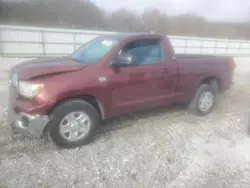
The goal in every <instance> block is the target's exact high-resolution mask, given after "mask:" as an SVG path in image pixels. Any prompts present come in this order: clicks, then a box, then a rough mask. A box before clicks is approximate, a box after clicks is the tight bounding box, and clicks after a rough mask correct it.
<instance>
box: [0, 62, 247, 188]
mask: <svg viewBox="0 0 250 188" xmlns="http://www.w3.org/2000/svg"><path fill="white" fill-rule="evenodd" d="M21 60H22V61H23V59H0V64H1V67H0V71H1V74H0V108H1V110H0V112H1V113H0V115H1V129H0V162H1V163H0V187H1V188H5V187H8V188H11V187H13V188H16V187H18V188H22V187H46V188H47V187H59V188H63V187H72V188H73V187H79V188H83V187H84V188H85V187H86V188H87V187H92V188H99V187H105V188H112V187H119V188H122V187H126V188H132V187H135V188H140V187H143V188H144V187H148V188H153V187H155V188H158V187H159V188H162V187H178V188H179V187H187V188H189V187H190V188H195V187H204V188H208V187H214V188H216V187H223V188H224V187H225V188H227V187H230V188H231V187H235V188H236V187H240V188H244V187H247V188H248V187H249V186H250V185H249V183H250V150H249V149H250V138H249V137H248V136H247V134H246V117H247V114H248V111H249V110H248V107H249V105H250V103H249V101H250V87H249V79H250V65H248V64H249V63H250V58H248V59H247V58H238V59H236V62H237V69H236V74H235V85H234V86H233V88H232V89H231V90H230V91H228V92H227V93H225V94H224V95H223V96H222V97H221V98H222V100H221V102H220V104H219V106H218V107H217V109H216V110H214V112H213V113H212V114H210V115H209V116H206V117H197V116H194V115H192V114H190V113H188V111H187V109H186V107H182V106H173V107H171V108H163V109H156V110H148V111H145V112H140V113H135V114H131V115H126V116H122V117H120V118H114V119H112V120H109V121H106V122H105V123H103V126H102V128H101V130H100V133H99V134H98V135H97V136H96V137H95V139H94V141H93V142H92V143H90V144H89V145H86V146H83V147H81V148H77V149H73V150H61V149H58V148H56V147H55V146H54V145H53V144H51V143H49V142H48V141H47V140H46V139H31V138H27V137H24V136H21V135H15V136H12V135H11V132H10V130H9V128H8V126H7V125H6V101H7V97H8V93H7V74H8V69H9V67H10V66H12V65H13V64H15V63H17V62H20V61H21Z"/></svg>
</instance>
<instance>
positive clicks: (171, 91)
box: [11, 34, 235, 119]
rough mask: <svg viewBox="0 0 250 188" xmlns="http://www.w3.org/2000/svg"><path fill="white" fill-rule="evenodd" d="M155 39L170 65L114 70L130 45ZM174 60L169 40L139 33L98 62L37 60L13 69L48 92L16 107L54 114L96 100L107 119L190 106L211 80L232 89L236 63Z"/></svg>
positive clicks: (18, 100) (59, 59) (217, 59)
mask: <svg viewBox="0 0 250 188" xmlns="http://www.w3.org/2000/svg"><path fill="white" fill-rule="evenodd" d="M152 37H153V38H159V39H161V40H162V42H163V47H164V52H165V55H166V56H167V59H166V60H165V61H163V62H161V63H158V64H151V65H142V66H128V67H118V68H112V67H110V66H109V63H110V60H111V58H112V57H113V56H114V54H116V53H117V52H118V51H119V49H120V48H121V47H122V46H123V45H124V44H126V43H127V42H129V41H133V40H135V39H144V38H152ZM173 57H175V54H174V50H173V48H172V45H171V44H170V42H169V40H168V39H167V38H166V37H165V36H161V35H153V34H149V35H139V34H138V35H133V36H129V37H126V38H125V39H124V40H121V41H120V42H119V43H118V45H117V46H116V47H114V48H113V49H112V50H111V51H110V52H109V53H108V54H107V55H106V56H105V57H103V58H102V59H101V60H100V62H99V63H98V64H93V65H84V64H80V63H77V62H74V61H73V60H70V59H66V58H54V59H37V60H35V61H34V60H32V61H30V62H26V63H23V64H20V65H17V66H15V67H13V68H12V70H11V72H12V73H13V72H18V76H19V79H20V80H29V81H31V82H37V83H43V84H44V88H43V90H42V91H41V93H40V94H39V95H38V96H36V97H35V98H34V99H32V100H29V99H24V98H22V97H19V98H18V99H15V100H14V101H13V106H14V108H15V110H16V111H17V112H20V111H23V112H27V113H30V114H49V112H50V111H51V110H52V109H53V108H54V107H55V106H56V105H57V104H58V103H60V102H61V101H64V100H66V99H69V98H81V97H83V96H92V97H94V98H95V99H96V100H97V101H98V104H99V107H100V108H103V111H104V119H107V118H110V117H113V116H117V115H120V114H123V113H129V112H134V111H137V110H141V109H147V108H152V107H157V106H165V105H168V104H169V103H173V102H184V103H188V102H190V101H191V99H192V97H193V95H194V93H195V91H196V89H197V88H198V87H199V85H200V83H201V82H202V81H203V80H205V79H207V78H211V77H213V78H216V79H218V81H219V83H220V87H221V90H222V92H223V91H225V90H227V89H229V87H230V84H231V82H232V76H233V75H232V73H233V69H234V68H235V64H234V62H233V61H232V59H229V58H203V59H202V58H200V59H198V58H197V59H178V58H177V59H174V58H173ZM232 62H233V63H232ZM164 70H166V71H165V72H164ZM99 77H106V78H107V81H106V82H100V81H99Z"/></svg>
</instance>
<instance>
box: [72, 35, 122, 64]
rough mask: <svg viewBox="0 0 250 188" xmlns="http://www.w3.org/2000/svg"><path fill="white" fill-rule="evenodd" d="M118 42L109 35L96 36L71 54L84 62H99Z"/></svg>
mask: <svg viewBox="0 0 250 188" xmlns="http://www.w3.org/2000/svg"><path fill="white" fill-rule="evenodd" d="M117 42H118V41H117V40H115V39H111V38H107V37H98V38H95V39H93V40H91V41H89V42H87V43H86V44H84V45H83V46H81V47H80V48H79V49H78V50H76V51H75V52H74V53H73V54H71V56H70V58H72V59H74V60H75V61H77V62H79V63H84V64H95V63H98V62H99V61H100V60H101V59H102V58H103V57H104V56H105V55H106V54H107V53H108V52H109V51H110V50H111V48H113V47H114V46H115V45H116V44H117Z"/></svg>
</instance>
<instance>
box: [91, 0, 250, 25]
mask: <svg viewBox="0 0 250 188" xmlns="http://www.w3.org/2000/svg"><path fill="white" fill-rule="evenodd" d="M91 1H92V2H94V3H95V4H97V5H98V6H101V7H103V8H105V9H106V10H107V11H114V10H117V9H119V8H128V9H130V10H133V11H135V12H138V13H140V12H142V11H143V10H144V9H145V8H146V9H147V8H158V9H160V10H161V11H162V12H166V13H167V14H169V15H175V14H183V13H190V12H194V13H196V14H198V15H202V16H204V17H206V18H207V19H208V20H213V21H214V20H215V21H233V22H237V21H244V20H246V19H248V20H250V0H126V1H125V0H124V1H121V0H91Z"/></svg>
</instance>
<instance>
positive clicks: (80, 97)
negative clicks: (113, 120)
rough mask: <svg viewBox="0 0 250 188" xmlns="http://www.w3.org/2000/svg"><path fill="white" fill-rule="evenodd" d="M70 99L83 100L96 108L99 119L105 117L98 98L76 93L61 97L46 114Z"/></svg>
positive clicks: (102, 106)
mask: <svg viewBox="0 0 250 188" xmlns="http://www.w3.org/2000/svg"><path fill="white" fill-rule="evenodd" d="M70 100H83V101H85V102H87V103H89V104H91V105H92V106H93V107H94V108H95V109H96V110H97V112H98V114H99V116H100V119H105V111H104V105H103V103H102V102H101V101H100V100H98V99H97V98H96V97H95V96H94V95H89V94H85V95H76V96H70V97H66V98H63V99H61V100H59V101H58V102H57V103H56V104H55V105H53V107H52V108H51V109H50V110H49V112H48V114H49V115H50V114H51V113H52V112H53V110H54V109H55V108H56V107H57V106H59V105H61V104H63V103H65V102H67V101H70Z"/></svg>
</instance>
